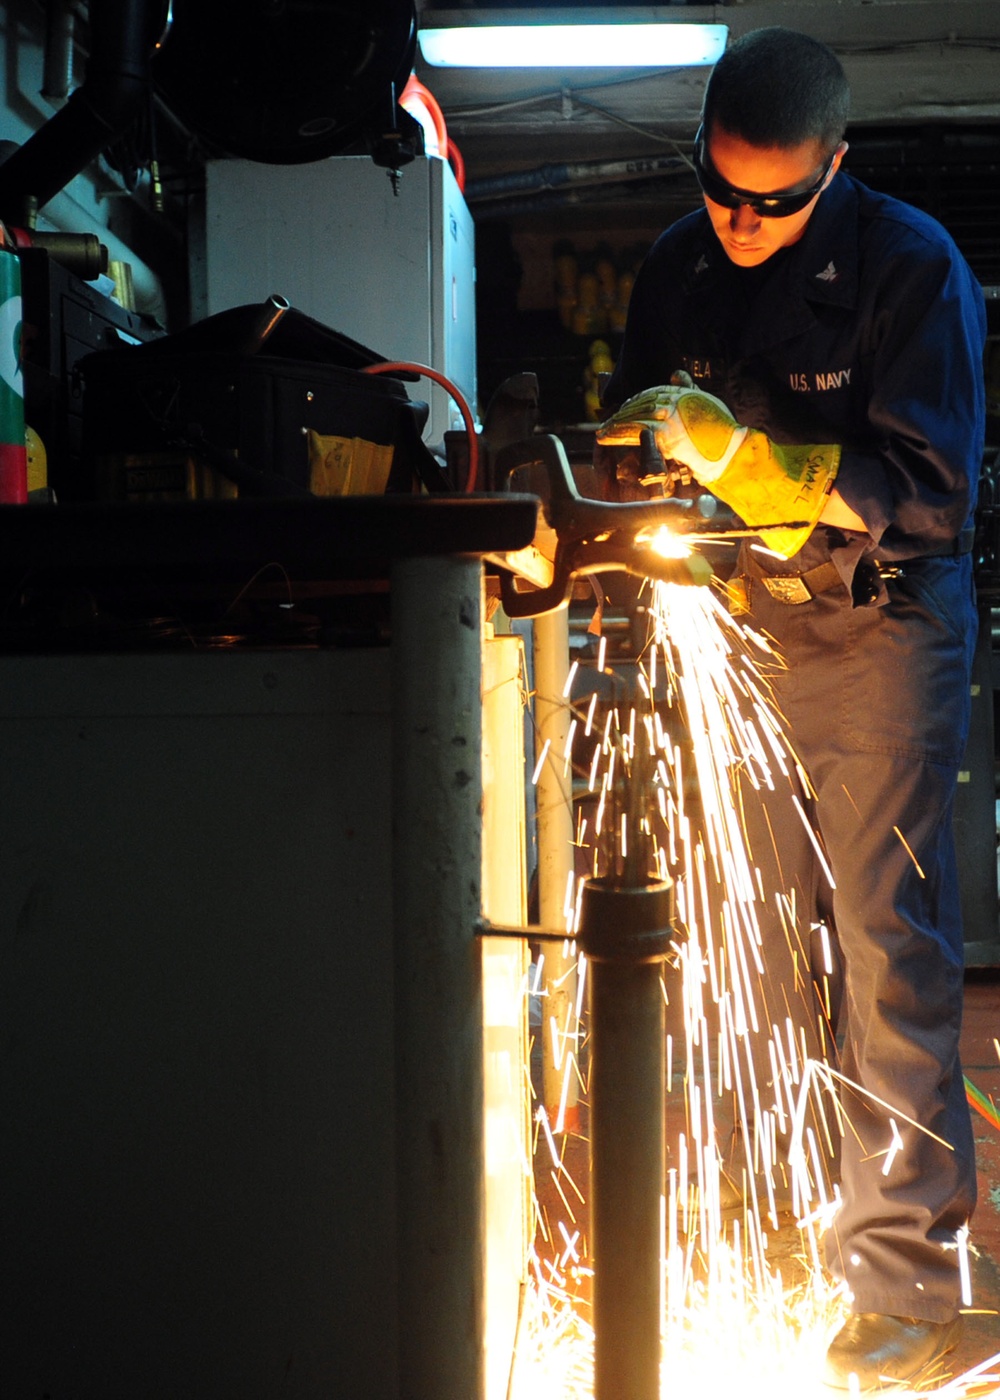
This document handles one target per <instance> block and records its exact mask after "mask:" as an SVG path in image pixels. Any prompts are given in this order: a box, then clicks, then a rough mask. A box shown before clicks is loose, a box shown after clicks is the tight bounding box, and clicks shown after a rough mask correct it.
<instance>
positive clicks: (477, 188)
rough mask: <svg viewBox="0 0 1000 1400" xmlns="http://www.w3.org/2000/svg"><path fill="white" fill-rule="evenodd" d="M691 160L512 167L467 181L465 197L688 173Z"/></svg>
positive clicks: (655, 158)
mask: <svg viewBox="0 0 1000 1400" xmlns="http://www.w3.org/2000/svg"><path fill="white" fill-rule="evenodd" d="M691 168H692V167H691V162H690V160H688V159H687V158H686V157H684V156H680V155H671V156H634V157H632V158H631V159H627V160H586V161H575V162H573V163H570V162H562V163H559V164H555V165H541V166H538V167H536V168H535V169H534V170H515V171H511V172H509V173H508V174H506V175H487V176H484V177H483V178H482V179H481V180H470V181H469V182H468V184H467V186H466V190H465V198H466V200H467V202H468V203H470V204H474V203H476V202H477V201H478V200H484V199H496V198H497V197H498V196H500V195H509V194H519V193H524V192H528V191H531V190H553V189H557V188H559V186H561V185H586V184H611V183H614V182H617V181H619V180H640V179H647V178H649V177H650V176H666V175H683V174H685V173H690V171H691Z"/></svg>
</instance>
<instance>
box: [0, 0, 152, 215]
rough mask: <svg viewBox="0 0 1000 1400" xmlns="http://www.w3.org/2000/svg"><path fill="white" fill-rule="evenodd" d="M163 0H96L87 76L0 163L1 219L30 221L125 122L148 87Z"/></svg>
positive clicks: (92, 5)
mask: <svg viewBox="0 0 1000 1400" xmlns="http://www.w3.org/2000/svg"><path fill="white" fill-rule="evenodd" d="M154 4H158V5H162V0H90V34H91V45H90V56H89V58H88V61H87V73H86V77H85V79H84V81H83V83H82V84H81V85H80V87H78V88H77V89H76V91H75V92H74V93H73V94H72V96H71V97H70V98H69V100H68V102H66V104H65V106H63V107H61V108H60V110H59V111H58V112H56V113H55V115H54V116H52V117H50V118H49V120H48V121H47V122H45V124H44V125H43V126H41V127H39V129H38V130H37V131H36V132H35V134H34V135H33V136H30V137H29V138H28V140H27V141H26V142H25V143H24V145H23V146H21V147H20V148H19V149H18V150H17V151H15V153H14V154H13V155H12V156H10V157H9V158H8V159H7V160H6V161H4V163H3V165H0V218H2V219H4V220H9V221H10V222H12V223H21V222H24V221H25V220H24V215H23V211H24V209H25V208H26V207H29V206H30V204H31V202H32V201H34V203H35V205H36V206H37V207H38V208H41V207H43V206H44V205H45V204H47V203H48V201H49V200H50V199H51V198H52V197H53V196H54V195H56V194H58V193H59V191H60V190H62V189H63V188H64V187H65V186H66V185H68V184H69V182H70V180H72V179H73V177H74V176H75V175H78V174H79V173H80V171H81V170H83V169H84V168H85V167H86V166H87V165H89V164H90V162H91V161H92V160H94V159H96V157H97V156H99V155H100V153H101V152H102V151H103V150H104V149H105V148H106V147H107V146H108V145H109V143H110V142H112V141H113V140H114V139H115V137H116V136H118V135H119V133H120V132H121V131H122V130H123V129H124V127H125V125H126V123H127V122H128V121H129V120H130V119H131V117H132V116H133V114H134V113H135V111H136V108H137V107H138V105H139V102H140V101H141V99H142V98H143V96H145V95H146V94H147V93H148V91H149V81H150V77H149V75H150V58H151V55H152V49H153V37H154V35H155V27H154V24H153V22H152V19H151V15H152V11H153V5H154Z"/></svg>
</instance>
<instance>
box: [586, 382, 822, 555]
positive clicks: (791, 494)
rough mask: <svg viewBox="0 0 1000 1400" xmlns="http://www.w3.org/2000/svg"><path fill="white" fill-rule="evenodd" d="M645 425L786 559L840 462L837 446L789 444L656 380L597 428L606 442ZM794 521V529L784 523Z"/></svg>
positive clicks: (693, 392)
mask: <svg viewBox="0 0 1000 1400" xmlns="http://www.w3.org/2000/svg"><path fill="white" fill-rule="evenodd" d="M644 428H648V429H649V430H650V431H651V432H652V434H653V438H654V440H655V442H656V446H657V450H658V451H659V453H660V455H661V456H662V457H663V459H664V461H674V462H681V463H683V464H684V466H686V467H687V468H688V470H689V471H690V472H691V475H692V476H693V477H694V478H695V480H697V481H699V482H700V483H701V485H702V486H707V487H708V489H709V490H710V491H711V492H712V494H713V496H718V498H719V500H720V501H725V503H726V505H727V506H729V507H730V508H731V509H732V510H734V511H735V512H736V514H737V515H738V516H740V518H741V519H743V520H745V521H746V523H747V524H748V525H751V526H768V525H771V524H773V525H774V526H776V527H783V528H775V529H761V530H760V534H761V537H762V538H763V540H764V542H765V544H766V545H767V546H768V548H769V549H773V550H774V552H775V554H780V555H781V557H782V558H783V559H790V558H791V556H792V555H793V554H795V553H796V551H797V550H799V549H801V548H802V546H803V545H804V544H805V542H806V540H807V539H808V538H809V536H810V535H811V534H812V531H813V530H814V528H815V526H816V524H817V522H818V520H819V517H820V514H821V513H822V510H823V507H824V505H825V504H826V500H827V497H828V496H829V494H830V490H831V488H832V486H833V482H834V478H835V477H836V475H837V468H838V467H839V466H840V447H839V446H838V445H837V444H835V443H827V444H824V445H821V446H817V445H816V444H810V445H809V446H801V447H800V446H795V447H786V446H782V445H780V444H778V443H776V442H772V441H771V439H770V438H769V437H768V436H767V434H766V433H762V432H760V431H759V430H758V429H756V428H745V427H743V426H741V424H739V423H737V421H736V419H735V418H734V417H733V415H732V414H731V413H730V412H729V409H728V408H727V407H726V405H725V404H724V403H722V401H721V400H720V399H717V398H714V397H713V395H711V394H706V393H705V392H704V390H702V389H692V388H687V387H685V386H683V385H674V384H660V385H658V386H657V387H656V388H653V389H644V390H643V392H642V393H641V394H636V395H635V397H634V398H631V399H629V400H628V402H627V403H624V404H622V406H621V408H620V409H619V410H618V412H617V413H613V414H612V415H611V417H610V418H609V419H607V421H606V422H604V423H602V424H601V426H600V427H599V428H598V430H597V441H598V442H600V443H605V444H607V445H608V446H624V445H626V444H632V443H637V442H638V441H639V437H640V434H641V433H642V430H643V429H644ZM789 527H792V528H789Z"/></svg>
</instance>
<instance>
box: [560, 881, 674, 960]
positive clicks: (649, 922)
mask: <svg viewBox="0 0 1000 1400" xmlns="http://www.w3.org/2000/svg"><path fill="white" fill-rule="evenodd" d="M674 904H675V901H674V887H673V883H672V882H671V881H668V880H659V881H657V882H656V883H654V884H649V885H638V886H634V887H629V886H623V885H618V884H614V883H613V882H612V881H610V880H607V879H604V880H587V881H586V883H585V884H584V887H583V898H582V901H581V905H580V932H579V934H578V941H579V943H580V947H581V948H582V949H583V951H584V952H585V953H586V955H587V957H588V958H589V959H590V961H591V962H599V961H600V962H612V961H614V962H660V961H662V959H663V958H664V957H665V956H666V954H667V952H668V951H669V948H670V938H671V934H672V931H673V919H674Z"/></svg>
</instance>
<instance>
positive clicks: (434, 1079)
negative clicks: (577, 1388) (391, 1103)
mask: <svg viewBox="0 0 1000 1400" xmlns="http://www.w3.org/2000/svg"><path fill="white" fill-rule="evenodd" d="M391 590H392V591H391V606H392V643H391V657H392V661H391V665H392V683H393V688H392V696H393V710H392V869H393V937H394V942H395V978H396V1152H397V1158H396V1162H397V1174H396V1183H397V1184H396V1210H397V1240H398V1246H399V1264H398V1267H399V1274H398V1310H397V1311H398V1325H399V1335H398V1357H399V1391H398V1394H399V1396H400V1400H442V1397H443V1396H455V1397H461V1400H481V1397H482V1395H483V1390H484V1367H483V1357H484V1337H485V1318H484V1301H483V1300H484V1292H485V1281H484V1275H485V1267H484V1263H485V1261H484V1253H485V1251H484V1219H483V1213H484V1207H483V1201H484V1178H485V1171H484V1146H483V1021H482V985H481V984H482V963H481V951H480V945H479V941H478V938H477V931H478V923H479V917H480V900H481V889H482V697H481V690H482V681H481V675H482V672H481V666H482V619H483V613H484V608H483V597H482V595H483V570H482V565H481V563H480V562H479V561H478V560H477V559H469V558H465V557H457V556H454V555H449V556H443V557H439V558H413V559H401V560H398V561H396V562H395V563H394V565H393V569H392V575H391Z"/></svg>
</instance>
